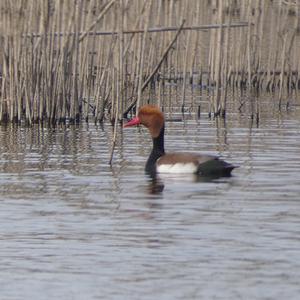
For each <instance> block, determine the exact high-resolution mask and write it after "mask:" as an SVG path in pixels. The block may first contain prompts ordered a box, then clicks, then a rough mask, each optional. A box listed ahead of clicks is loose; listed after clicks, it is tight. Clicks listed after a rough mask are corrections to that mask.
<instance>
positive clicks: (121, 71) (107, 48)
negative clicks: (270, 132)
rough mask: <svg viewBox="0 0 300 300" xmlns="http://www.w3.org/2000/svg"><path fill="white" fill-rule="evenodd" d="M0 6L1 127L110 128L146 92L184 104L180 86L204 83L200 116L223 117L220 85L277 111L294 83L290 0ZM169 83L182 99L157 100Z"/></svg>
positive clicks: (295, 37) (294, 10)
mask: <svg viewBox="0 0 300 300" xmlns="http://www.w3.org/2000/svg"><path fill="white" fill-rule="evenodd" d="M0 9H1V11H0V12H1V20H0V39H1V43H0V122H1V123H5V122H14V121H15V122H20V121H22V120H25V121H26V122H27V123H29V124H31V123H34V122H50V123H59V122H66V121H68V122H71V123H72V122H79V121H80V120H81V119H82V118H84V119H86V120H88V118H89V117H90V116H91V115H93V116H94V120H95V121H102V120H103V119H104V117H105V116H108V118H110V120H111V121H115V122H116V121H117V120H120V119H122V117H123V115H124V113H125V114H126V113H128V112H129V111H130V110H131V109H132V108H134V107H135V106H140V105H142V104H143V103H144V102H145V101H147V100H148V99H147V98H148V91H149V90H150V88H153V87H154V88H155V91H156V93H157V94H156V97H155V99H152V102H156V103H159V104H160V105H161V106H164V105H169V106H172V105H175V102H176V104H177V103H178V102H179V103H180V104H181V105H182V107H184V106H185V102H186V101H185V99H186V86H187V85H188V84H189V83H192V84H193V85H195V84H197V85H200V87H209V89H208V90H209V93H210V98H209V99H210V100H211V105H210V111H209V113H210V114H212V115H215V116H218V115H221V116H225V113H226V99H227V91H228V90H229V89H246V90H248V91H250V90H252V89H256V90H257V91H277V90H278V94H279V105H281V101H282V99H283V98H284V97H285V95H286V94H289V93H291V92H292V91H297V89H299V86H300V82H299V77H298V73H299V68H300V66H299V61H300V56H299V55H298V48H299V47H298V44H299V4H298V3H297V2H295V1H292V0H290V1H288V0H285V1H284V0H278V1H264V0H225V1H221V0H209V1H208V0H207V1H198V0H182V1H175V0H169V1H165V0H142V1H140V0H105V1H104V0H103V1H99V0H90V1H88V0H78V1H75V2H74V1H71V0H64V1H59V0H45V1H44V0H38V1H36V0H28V1H22V0H6V1H1V4H0ZM203 25H205V26H203ZM245 25H246V26H245ZM171 78H173V79H174V80H175V81H177V82H178V80H179V79H182V85H181V86H182V90H181V99H177V98H176V95H175V96H174V98H172V97H171V96H169V97H168V98H166V97H165V89H167V88H168V89H170V90H171V87H170V85H169V87H166V86H165V85H164V83H165V81H167V80H170V79H171ZM146 91H147V93H146ZM170 95H171V93H170ZM91 112H92V114H91ZM115 125H116V123H115Z"/></svg>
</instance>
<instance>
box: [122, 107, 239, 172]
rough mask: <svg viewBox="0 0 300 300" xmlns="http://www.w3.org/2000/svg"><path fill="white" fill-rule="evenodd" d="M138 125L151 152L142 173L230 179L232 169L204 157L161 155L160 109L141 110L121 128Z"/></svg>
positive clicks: (163, 121) (162, 136)
mask: <svg viewBox="0 0 300 300" xmlns="http://www.w3.org/2000/svg"><path fill="white" fill-rule="evenodd" d="M139 124H142V125H144V126H145V127H147V128H148V129H149V131H150V134H151V137H152V140H153V148H152V151H151V154H150V156H149V158H148V161H147V163H146V168H145V170H146V172H147V173H149V174H151V175H153V174H156V173H177V174H180V173H181V174H184V173H194V174H198V175H203V176H230V173H231V171H232V170H233V169H234V168H235V166H233V165H231V164H229V163H227V162H225V161H223V160H221V159H219V158H218V157H217V156H213V155H206V154H193V153H188V152H183V153H168V154H166V153H165V149H164V131H165V120H164V115H163V113H162V112H161V111H160V109H159V108H158V107H156V106H154V105H145V106H142V107H141V108H140V110H139V112H138V115H137V117H135V118H133V119H132V120H130V121H129V122H128V123H126V124H125V125H124V127H129V126H134V125H139Z"/></svg>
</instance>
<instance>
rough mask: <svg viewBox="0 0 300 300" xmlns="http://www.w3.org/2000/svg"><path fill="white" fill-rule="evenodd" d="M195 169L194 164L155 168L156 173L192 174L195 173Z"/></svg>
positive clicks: (176, 164) (177, 164)
mask: <svg viewBox="0 0 300 300" xmlns="http://www.w3.org/2000/svg"><path fill="white" fill-rule="evenodd" d="M197 169H198V168H197V166H196V165H195V164H194V163H175V164H162V165H158V166H157V172H158V173H172V174H192V173H196V172H197Z"/></svg>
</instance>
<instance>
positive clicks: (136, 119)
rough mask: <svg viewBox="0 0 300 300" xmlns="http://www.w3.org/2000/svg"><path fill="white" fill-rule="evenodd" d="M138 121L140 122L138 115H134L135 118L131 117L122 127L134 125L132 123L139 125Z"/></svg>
mask: <svg viewBox="0 0 300 300" xmlns="http://www.w3.org/2000/svg"><path fill="white" fill-rule="evenodd" d="M140 123H141V121H140V119H139V118H138V117H135V118H133V119H131V120H130V121H129V122H127V123H126V124H124V125H123V128H124V127H130V126H134V125H139V124H140Z"/></svg>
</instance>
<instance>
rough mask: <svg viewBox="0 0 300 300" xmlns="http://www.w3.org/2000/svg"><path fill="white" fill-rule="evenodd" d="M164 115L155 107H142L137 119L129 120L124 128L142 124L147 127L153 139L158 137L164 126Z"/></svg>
mask: <svg viewBox="0 0 300 300" xmlns="http://www.w3.org/2000/svg"><path fill="white" fill-rule="evenodd" d="M164 122H165V120H164V115H163V113H162V112H161V111H160V109H159V108H158V107H157V106H155V105H144V106H142V107H141V108H140V110H139V112H138V115H137V117H135V118H133V119H132V120H130V121H129V122H128V123H126V124H125V125H124V127H129V126H134V125H138V124H142V125H144V126H145V127H147V128H148V129H149V131H150V134H151V136H152V137H153V138H156V137H158V136H159V133H160V131H161V129H162V128H163V126H164Z"/></svg>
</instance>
